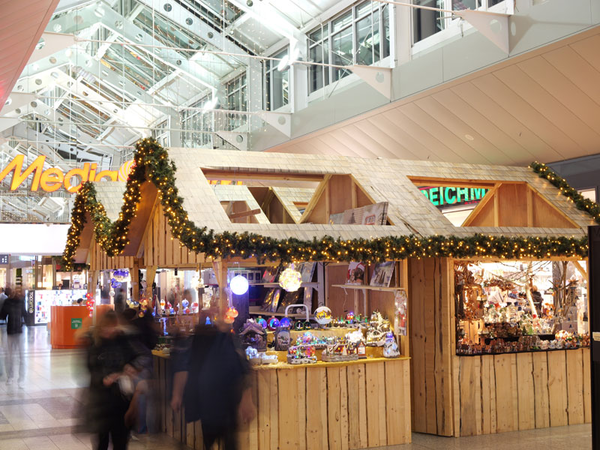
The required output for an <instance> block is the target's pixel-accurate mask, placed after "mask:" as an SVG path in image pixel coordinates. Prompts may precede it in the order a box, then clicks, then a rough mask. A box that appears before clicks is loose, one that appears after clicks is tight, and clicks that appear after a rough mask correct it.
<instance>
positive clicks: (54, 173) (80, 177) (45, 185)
mask: <svg viewBox="0 0 600 450" xmlns="http://www.w3.org/2000/svg"><path fill="white" fill-rule="evenodd" d="M24 160H25V156H24V155H17V156H15V159H13V160H12V161H11V162H10V164H8V166H6V167H5V168H4V170H3V171H2V172H0V182H1V181H2V180H4V179H5V178H6V177H7V176H8V174H9V173H10V172H13V176H12V182H11V183H10V190H11V191H15V190H17V189H18V188H19V186H21V185H22V184H23V182H24V181H25V180H26V179H27V178H28V177H29V176H30V175H31V174H34V175H33V181H32V182H31V190H32V191H37V190H38V189H40V188H41V189H42V190H43V191H46V192H55V191H57V190H59V189H60V188H61V187H63V186H64V188H65V189H66V190H67V191H68V192H77V191H78V190H79V189H80V188H81V185H82V184H83V183H85V182H86V181H101V180H102V179H108V180H111V181H117V180H118V181H127V177H128V176H129V173H130V172H131V170H132V169H133V164H134V162H133V160H131V161H127V162H126V163H125V164H123V165H122V166H121V168H120V169H119V170H102V171H100V172H97V173H96V171H97V170H98V164H96V163H85V164H84V165H83V168H82V169H71V170H69V171H68V172H67V173H64V172H63V171H62V170H60V169H59V168H57V167H52V168H50V169H47V170H44V162H45V161H46V157H45V156H38V157H37V158H36V159H35V161H33V162H32V163H31V165H30V166H29V167H27V169H25V171H23V162H24ZM74 179H75V180H76V181H75V183H76V184H72V181H73V180H74Z"/></svg>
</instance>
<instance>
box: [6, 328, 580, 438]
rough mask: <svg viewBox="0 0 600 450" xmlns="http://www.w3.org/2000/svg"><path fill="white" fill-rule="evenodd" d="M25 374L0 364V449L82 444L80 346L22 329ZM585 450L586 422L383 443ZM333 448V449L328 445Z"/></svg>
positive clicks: (40, 330) (41, 331) (83, 380)
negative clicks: (21, 378) (61, 344)
mask: <svg viewBox="0 0 600 450" xmlns="http://www.w3.org/2000/svg"><path fill="white" fill-rule="evenodd" d="M24 339H25V341H26V345H25V361H26V364H25V367H26V377H25V383H24V385H23V388H19V387H18V386H17V385H16V384H12V385H7V384H6V383H5V381H6V375H5V373H4V370H3V371H2V376H0V449H1V450H87V449H91V448H92V446H91V443H90V439H89V436H87V435H85V434H78V433H77V430H76V429H75V428H73V425H74V424H75V423H76V421H77V419H78V418H80V415H81V411H80V402H79V392H80V391H79V389H80V387H81V386H85V384H86V381H87V380H86V370H85V368H84V367H82V366H81V364H82V358H81V357H82V355H83V354H82V352H81V351H78V350H51V348H50V345H49V334H48V330H47V329H46V327H32V328H28V329H27V330H26V331H25V336H24ZM5 342H6V329H5V327H4V326H2V327H0V343H1V345H0V347H1V348H0V359H2V360H4V356H5V349H4V344H5ZM531 448H540V449H542V448H543V449H544V450H562V449H569V450H589V449H591V448H592V445H591V427H590V426H589V425H577V426H570V427H562V428H549V429H543V430H532V431H522V432H516V433H504V434H497V435H491V436H478V437H472V438H461V439H454V438H441V437H435V436H428V435H423V434H417V433H414V434H413V443H412V444H409V445H402V446H395V447H385V449H386V450H439V449H444V450H445V449H449V450H496V449H510V450H521V449H523V450H524V449H531ZM130 449H131V450H142V449H147V450H171V449H173V450H176V449H177V450H179V449H181V447H180V446H179V444H177V443H176V442H175V441H174V440H173V439H171V438H169V437H167V436H164V435H151V436H140V438H139V440H138V441H132V442H131V445H130ZM331 450H337V449H331Z"/></svg>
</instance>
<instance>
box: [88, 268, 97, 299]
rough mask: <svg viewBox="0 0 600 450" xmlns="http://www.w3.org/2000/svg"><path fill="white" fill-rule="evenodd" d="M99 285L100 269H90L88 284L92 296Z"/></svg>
mask: <svg viewBox="0 0 600 450" xmlns="http://www.w3.org/2000/svg"><path fill="white" fill-rule="evenodd" d="M97 285H98V271H97V270H90V271H89V274H88V285H87V292H88V294H91V295H92V297H94V296H95V295H96V286H97Z"/></svg>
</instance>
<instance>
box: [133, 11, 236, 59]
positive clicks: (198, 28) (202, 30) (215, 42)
mask: <svg viewBox="0 0 600 450" xmlns="http://www.w3.org/2000/svg"><path fill="white" fill-rule="evenodd" d="M138 1H139V2H140V3H143V4H144V5H146V6H148V7H150V8H151V9H153V10H154V11H156V12H157V13H158V14H160V15H161V16H163V17H166V18H168V19H169V20H170V21H172V22H175V23H176V24H177V25H179V26H180V27H181V28H182V29H185V30H187V31H190V32H192V33H193V34H195V35H196V36H198V37H199V38H200V39H202V40H203V41H204V42H206V44H208V45H210V46H211V47H214V48H215V49H217V50H222V51H224V52H230V53H236V54H246V55H247V54H248V53H247V52H246V51H245V50H244V49H242V48H241V47H240V46H238V45H236V44H235V43H234V42H232V41H230V40H229V39H227V38H226V37H225V35H224V34H223V33H221V32H220V31H219V30H217V29H216V28H213V27H211V26H210V25H208V24H207V23H205V22H203V21H202V20H200V19H199V18H197V17H195V16H193V15H192V14H190V12H189V11H188V10H187V9H185V8H184V7H182V6H181V5H180V4H179V3H177V2H174V1H172V0H138ZM166 3H169V5H170V6H171V9H170V11H169V12H167V11H166V9H165V8H164V6H165V4H166ZM243 17H244V16H242V18H243ZM188 19H191V20H192V23H191V24H189V23H188V22H186V20H188ZM238 20H239V19H238Z"/></svg>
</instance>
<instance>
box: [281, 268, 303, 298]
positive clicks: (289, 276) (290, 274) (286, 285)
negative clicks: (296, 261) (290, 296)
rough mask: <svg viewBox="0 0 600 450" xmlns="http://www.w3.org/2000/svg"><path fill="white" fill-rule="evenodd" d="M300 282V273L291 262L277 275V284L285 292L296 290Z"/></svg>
mask: <svg viewBox="0 0 600 450" xmlns="http://www.w3.org/2000/svg"><path fill="white" fill-rule="evenodd" d="M301 284H302V274H301V273H300V272H298V271H297V270H296V269H294V265H293V264H292V265H291V266H290V267H288V268H287V269H285V270H284V271H283V272H282V274H281V276H280V277H279V286H281V287H282V288H283V289H285V290H286V291H287V292H296V291H297V290H298V289H299V288H300V285H301Z"/></svg>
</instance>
